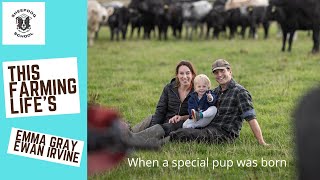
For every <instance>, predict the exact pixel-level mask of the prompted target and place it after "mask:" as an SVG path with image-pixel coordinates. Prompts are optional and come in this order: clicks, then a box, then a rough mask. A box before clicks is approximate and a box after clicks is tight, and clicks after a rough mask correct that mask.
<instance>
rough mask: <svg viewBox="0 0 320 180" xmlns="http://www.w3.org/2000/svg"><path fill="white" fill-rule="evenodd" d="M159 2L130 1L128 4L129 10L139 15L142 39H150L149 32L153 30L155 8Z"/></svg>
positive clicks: (152, 0)
mask: <svg viewBox="0 0 320 180" xmlns="http://www.w3.org/2000/svg"><path fill="white" fill-rule="evenodd" d="M159 2H160V1H159ZM159 2H158V1H157V0H132V1H131V2H130V3H129V8H131V9H136V10H138V11H139V13H141V25H142V27H143V37H144V39H150V34H151V31H152V30H154V27H155V18H156V14H155V7H156V5H157V4H158V3H159Z"/></svg>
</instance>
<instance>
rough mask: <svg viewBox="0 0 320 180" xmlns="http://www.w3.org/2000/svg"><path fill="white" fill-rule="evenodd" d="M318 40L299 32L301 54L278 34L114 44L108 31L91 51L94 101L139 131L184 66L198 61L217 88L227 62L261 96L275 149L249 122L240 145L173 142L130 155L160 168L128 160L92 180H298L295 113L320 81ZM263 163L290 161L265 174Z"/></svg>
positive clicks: (262, 119)
mask: <svg viewBox="0 0 320 180" xmlns="http://www.w3.org/2000/svg"><path fill="white" fill-rule="evenodd" d="M260 37H262V35H260ZM310 39H311V37H308V36H307V33H306V32H299V37H298V40H297V41H295V42H294V44H293V52H292V53H287V52H286V53H282V52H280V47H281V40H280V39H278V38H276V33H275V29H274V28H273V29H272V31H271V35H270V38H269V39H268V40H262V39H261V38H260V39H258V40H248V39H247V40H242V39H235V40H231V41H230V40H227V39H225V38H221V39H219V40H194V41H186V40H174V39H173V38H170V39H169V40H168V41H167V42H164V41H158V40H137V39H133V40H128V41H120V42H111V41H110V40H109V32H108V30H107V29H106V28H103V29H102V32H100V37H99V39H98V41H96V43H95V46H93V47H90V48H88V94H89V95H90V94H98V99H97V100H96V101H97V102H98V103H101V104H103V105H105V106H110V107H115V108H117V109H119V111H120V112H121V113H122V115H123V117H124V118H125V119H126V120H128V121H129V122H130V123H131V125H135V124H137V123H138V122H140V121H141V120H142V119H143V118H145V117H146V116H148V115H151V114H152V113H154V111H155V107H156V104H157V101H158V100H159V97H160V94H161V92H162V89H163V87H164V85H165V84H167V83H168V82H169V81H170V80H171V78H173V77H174V68H175V66H176V64H177V63H178V62H179V60H181V59H187V60H190V61H192V63H193V64H194V65H195V67H196V69H197V73H204V74H207V75H208V76H209V77H210V78H211V81H212V83H213V86H214V87H215V86H216V85H217V83H216V82H215V80H214V78H213V75H212V74H211V72H210V71H211V64H212V62H213V61H214V60H215V59H217V58H225V59H227V60H228V61H229V62H230V63H231V65H232V68H233V77H234V79H235V80H236V81H237V82H239V83H240V84H242V85H243V86H244V87H245V88H246V89H247V90H249V91H250V93H251V95H252V96H253V101H254V106H255V109H256V112H257V117H258V118H257V119H258V121H259V123H260V126H261V128H262V131H263V134H264V138H265V140H266V142H267V143H270V144H271V146H270V147H262V146H259V145H258V144H257V142H256V140H255V138H254V136H253V134H252V132H251V130H250V127H249V125H248V123H246V122H244V124H243V128H242V131H241V135H240V138H239V139H238V140H237V141H236V142H235V143H234V144H220V145H212V144H198V143H188V144H186V143H169V144H166V145H165V146H164V147H163V149H162V150H161V151H159V152H135V153H133V154H132V155H131V156H130V158H141V159H144V160H158V162H159V166H158V167H157V166H156V167H130V166H129V164H128V160H127V159H125V161H124V162H123V163H122V164H121V165H120V166H118V167H117V168H115V169H114V170H112V171H110V172H106V173H104V174H99V175H96V176H93V177H91V178H90V179H121V180H122V179H295V177H296V174H295V155H294V145H295V143H294V132H293V130H294V126H293V124H292V112H293V111H294V109H295V107H296V105H297V102H298V101H299V98H300V97H301V96H302V95H303V94H304V93H305V92H306V91H307V90H308V89H310V88H311V87H314V86H316V85H319V82H320V73H319V69H320V56H319V55H311V54H310V53H309V52H310V50H311V47H312V41H311V40H310ZM89 98H90V97H89ZM206 158H208V160H209V164H208V167H181V168H180V169H178V167H174V165H175V164H174V163H173V160H183V161H185V160H197V161H195V162H200V160H202V159H206ZM262 158H263V159H264V160H268V161H269V160H273V162H275V161H276V160H282V161H281V162H282V164H280V163H278V164H277V166H278V167H276V166H273V167H270V166H271V165H272V164H270V166H268V167H263V166H262V161H261V160H262ZM164 160H168V162H169V166H168V167H163V165H162V162H163V161H164ZM213 160H218V161H221V164H220V165H221V166H220V167H215V168H214V169H213V168H212V165H213V164H214V163H217V162H218V161H213ZM227 160H229V161H227ZM240 160H251V163H252V162H253V163H252V164H251V166H250V161H247V164H246V166H247V167H242V166H238V164H237V161H238V162H239V161H240ZM253 160H256V161H253ZM213 162H214V163H213ZM226 162H228V163H229V166H230V165H231V164H230V163H231V162H232V163H233V165H232V167H229V168H227V167H226V166H225V165H226V164H225V163H226ZM254 162H255V163H256V164H255V163H254ZM270 162H271V161H270ZM278 162H280V161H278ZM215 165H217V164H215ZM255 165H256V167H255Z"/></svg>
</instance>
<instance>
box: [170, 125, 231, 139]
mask: <svg viewBox="0 0 320 180" xmlns="http://www.w3.org/2000/svg"><path fill="white" fill-rule="evenodd" d="M169 136H170V141H180V142H186V141H197V142H207V143H222V142H230V141H233V138H232V139H231V138H229V137H228V136H227V135H226V134H225V133H224V132H222V131H221V130H218V129H217V128H215V127H211V126H210V125H209V126H207V127H205V128H203V129H193V128H185V129H178V130H176V131H173V132H171V133H170V134H169Z"/></svg>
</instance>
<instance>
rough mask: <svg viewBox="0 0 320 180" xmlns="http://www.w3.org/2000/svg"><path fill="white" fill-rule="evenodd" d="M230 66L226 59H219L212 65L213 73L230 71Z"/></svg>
mask: <svg viewBox="0 0 320 180" xmlns="http://www.w3.org/2000/svg"><path fill="white" fill-rule="evenodd" d="M230 67H231V66H230V64H229V63H228V61H226V60H224V59H217V60H216V61H215V62H214V63H213V64H212V72H214V71H215V70H217V69H226V68H229V69H230Z"/></svg>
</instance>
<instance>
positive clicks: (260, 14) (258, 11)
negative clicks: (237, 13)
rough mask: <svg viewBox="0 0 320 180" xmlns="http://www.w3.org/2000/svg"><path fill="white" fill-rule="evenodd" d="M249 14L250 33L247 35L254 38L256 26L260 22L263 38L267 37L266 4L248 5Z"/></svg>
mask: <svg viewBox="0 0 320 180" xmlns="http://www.w3.org/2000/svg"><path fill="white" fill-rule="evenodd" d="M247 10H248V14H249V24H250V33H249V37H251V38H254V37H255V35H256V33H257V32H256V31H257V28H258V27H259V25H260V24H262V26H263V29H264V38H265V39H267V38H268V34H269V26H270V22H269V20H268V19H267V17H266V14H267V7H266V6H256V7H249V8H248V9H247Z"/></svg>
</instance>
